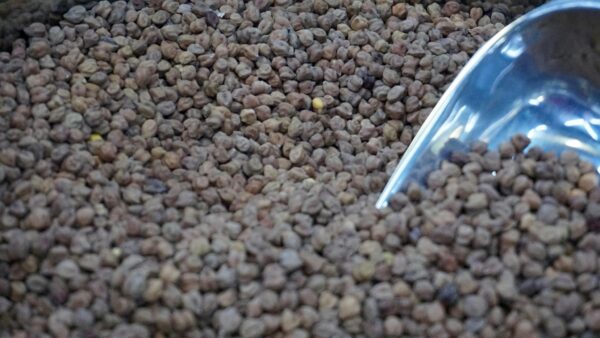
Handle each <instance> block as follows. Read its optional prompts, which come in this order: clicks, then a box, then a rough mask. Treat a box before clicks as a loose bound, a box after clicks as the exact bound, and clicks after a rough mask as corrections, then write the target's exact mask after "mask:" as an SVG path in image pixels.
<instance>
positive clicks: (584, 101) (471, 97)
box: [377, 1, 600, 207]
mask: <svg viewBox="0 0 600 338" xmlns="http://www.w3.org/2000/svg"><path fill="white" fill-rule="evenodd" d="M554 6H555V7H556V5H554ZM578 6H579V7H573V6H572V7H569V8H554V9H553V8H552V7H551V6H549V7H542V8H540V9H538V10H537V11H534V12H532V13H530V15H528V16H526V17H524V18H522V20H520V21H518V22H516V23H515V24H514V25H513V26H511V27H508V28H507V29H506V30H505V31H503V32H501V33H499V36H498V37H496V38H495V39H494V40H493V41H491V42H490V44H489V45H488V46H486V47H487V48H486V47H484V48H483V49H482V51H480V52H479V53H478V55H476V56H475V57H474V58H473V60H472V61H470V63H469V64H468V65H467V66H466V67H465V69H464V70H463V73H461V75H459V77H458V78H457V79H456V80H455V81H456V83H455V84H453V85H452V86H451V87H450V89H449V90H448V91H449V92H448V93H447V94H445V95H444V97H442V99H441V100H440V102H439V103H438V106H436V108H435V109H434V111H433V112H432V113H431V115H430V117H429V118H428V121H427V122H426V123H425V124H424V125H423V127H422V128H421V130H420V131H419V133H418V134H417V137H416V138H415V140H414V141H413V144H411V146H410V147H409V149H408V150H407V152H406V154H405V155H404V157H403V158H402V160H401V162H400V164H399V165H398V167H397V168H396V171H395V172H394V174H393V175H392V178H391V179H390V181H389V182H388V185H387V186H386V188H385V190H384V192H383V193H382V195H381V197H380V199H379V201H378V204H377V207H385V206H386V205H387V200H388V198H390V197H391V195H392V194H393V193H395V192H396V191H398V190H399V189H402V188H404V187H406V186H407V185H408V183H410V182H413V181H416V182H418V183H423V181H424V179H425V178H426V177H427V174H428V173H429V172H430V171H431V170H433V169H434V168H436V167H437V166H439V163H440V161H441V160H442V159H444V158H445V157H446V156H448V155H449V154H450V153H451V151H453V150H459V149H461V148H465V147H467V146H468V144H470V143H471V142H473V141H476V140H481V141H485V142H487V143H489V145H490V147H491V148H496V147H498V146H499V145H500V143H502V142H505V141H507V140H508V139H509V138H510V137H511V136H513V135H514V134H516V133H522V134H525V135H527V136H528V137H529V138H530V139H531V140H532V143H531V146H540V147H543V148H544V149H545V150H547V151H556V152H557V153H559V152H562V151H564V150H573V151H576V152H577V153H579V155H580V156H581V157H582V158H584V159H585V160H587V161H590V162H592V163H594V164H595V165H596V166H597V167H598V170H599V171H600V25H597V23H598V22H600V2H598V1H593V2H589V3H583V4H581V5H578Z"/></svg>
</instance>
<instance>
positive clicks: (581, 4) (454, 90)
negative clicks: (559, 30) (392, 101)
mask: <svg viewBox="0 0 600 338" xmlns="http://www.w3.org/2000/svg"><path fill="white" fill-rule="evenodd" d="M576 9H594V10H600V0H584V1H573V0H555V1H552V2H550V3H547V4H545V5H543V6H541V7H539V8H537V9H534V10H532V11H531V12H529V13H527V14H525V15H523V16H521V17H520V18H518V19H517V20H515V21H514V22H512V23H511V24H509V25H508V26H506V27H504V28H503V29H502V30H501V31H500V32H498V33H497V34H496V35H494V36H493V37H492V38H491V39H490V40H489V41H488V42H486V43H485V44H484V45H483V46H482V47H481V48H480V49H479V50H478V51H477V52H476V53H475V54H474V55H473V57H472V58H471V59H470V60H469V61H468V62H467V64H466V65H465V66H464V68H463V69H462V70H461V71H460V72H459V74H458V75H457V77H456V78H455V79H454V81H453V82H452V83H451V84H450V87H448V89H447V90H446V92H445V93H444V94H443V95H442V97H441V98H440V100H439V101H438V103H437V104H436V106H435V107H434V108H433V110H432V111H431V113H430V114H429V116H428V117H427V119H426V120H425V122H424V123H423V125H422V126H421V128H420V129H419V132H418V133H417V135H416V136H415V138H414V139H413V141H412V143H411V144H410V145H409V147H408V149H407V150H406V152H405V153H404V156H403V158H402V159H401V160H400V162H399V163H398V166H397V167H396V169H394V172H393V173H392V176H391V177H390V179H389V180H388V182H387V184H386V186H385V188H384V189H383V191H382V192H381V194H380V196H379V198H378V200H377V203H376V204H375V207H376V208H378V209H382V208H385V207H387V204H388V200H389V198H390V197H391V196H392V195H393V194H394V193H396V192H397V191H398V190H399V188H400V185H401V183H402V182H400V179H401V175H402V173H404V172H405V171H406V170H407V168H408V166H409V165H410V161H408V158H406V155H407V154H410V153H412V152H419V151H423V150H425V149H423V145H424V143H425V142H426V141H427V139H428V137H429V136H430V134H431V133H432V132H433V130H431V126H432V125H433V124H434V123H435V122H436V121H437V120H438V119H439V118H440V116H441V115H442V113H443V112H444V111H445V109H446V108H447V105H448V103H449V102H450V101H451V99H452V98H453V97H454V96H455V95H458V94H459V92H460V90H461V89H462V87H463V86H464V82H465V79H466V78H467V77H468V76H469V75H470V74H471V73H472V71H473V70H474V69H475V68H476V67H477V66H478V65H479V64H480V63H481V61H483V60H484V59H485V57H486V55H487V54H488V53H489V52H490V51H491V50H493V49H494V48H495V47H497V46H498V45H500V43H501V42H503V41H504V40H505V39H506V38H507V37H509V36H510V34H512V32H513V31H515V30H519V29H520V28H522V27H524V26H525V25H527V24H528V23H529V22H531V21H534V20H536V19H539V18H540V17H543V16H546V15H549V14H552V13H555V12H559V11H565V10H576Z"/></svg>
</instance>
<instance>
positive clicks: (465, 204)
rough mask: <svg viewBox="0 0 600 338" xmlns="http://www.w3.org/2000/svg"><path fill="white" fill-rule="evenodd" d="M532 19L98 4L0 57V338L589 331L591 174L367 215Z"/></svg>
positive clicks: (496, 165)
mask: <svg viewBox="0 0 600 338" xmlns="http://www.w3.org/2000/svg"><path fill="white" fill-rule="evenodd" d="M531 8H532V6H531V5H529V4H527V3H526V2H518V1H513V2H510V3H508V4H504V3H499V2H498V1H489V2H483V1H468V2H467V1H465V3H458V2H454V1H448V2H443V3H432V2H428V1H420V2H418V3H415V2H409V3H406V4H405V3H397V2H395V1H386V0H383V1H379V0H378V1H375V2H372V1H348V0H314V1H313V0H308V1H302V2H297V3H296V2H292V1H285V0H276V1H270V0H255V1H235V0H229V1H216V0H211V1H205V2H193V3H189V2H183V1H182V2H181V3H180V2H175V1H170V0H166V1H150V2H143V1H130V2H123V1H116V2H112V3H109V2H106V1H101V2H99V3H98V4H97V5H95V6H93V7H92V8H91V9H89V10H88V9H86V8H84V7H80V6H75V7H73V8H71V9H70V10H69V11H68V12H67V13H66V14H65V15H64V17H63V20H62V21H61V22H59V23H58V24H57V25H55V26H52V25H45V24H41V23H34V24H31V25H29V26H27V27H25V29H24V32H25V34H26V37H25V38H23V39H20V40H16V41H15V42H14V43H13V46H12V48H11V49H10V51H9V52H0V337H3V338H4V337H208V338H210V337H244V338H250V337H292V338H304V337H323V338H325V337H523V338H525V337H539V338H542V337H586V338H591V337H596V336H598V333H599V332H600V294H599V293H598V250H600V249H599V248H600V235H599V234H598V233H597V231H598V230H599V229H600V189H599V188H598V177H597V175H596V174H595V172H594V168H593V167H592V166H591V165H589V164H587V163H584V162H581V161H579V159H578V158H577V157H576V156H575V155H573V154H570V153H564V154H558V155H557V154H551V153H544V152H543V150H542V149H538V148H531V149H530V150H528V151H525V152H523V149H524V147H525V146H526V145H527V144H528V142H529V141H528V140H527V139H526V138H524V137H523V136H515V137H514V138H513V139H512V140H507V142H506V143H505V144H503V145H502V147H501V148H500V149H487V146H486V145H485V144H483V143H477V144H474V145H472V147H471V151H470V152H469V153H464V154H461V153H456V154H453V155H452V157H451V158H450V159H449V160H448V161H446V162H444V163H443V164H442V166H441V168H439V169H438V170H436V171H434V172H432V173H431V174H430V175H429V178H428V180H427V182H426V183H427V184H426V186H425V187H418V186H410V187H409V188H408V190H407V191H406V192H404V193H400V194H398V195H397V196H395V197H394V198H393V200H392V202H391V206H390V208H387V209H385V210H381V211H378V210H376V209H375V208H374V207H373V205H374V202H375V199H376V198H377V195H378V193H379V192H380V191H381V189H382V188H383V185H384V184H385V182H386V181H387V179H388V177H389V174H390V173H391V171H392V170H393V169H394V167H395V166H396V164H397V162H398V160H399V158H400V157H401V156H402V154H403V152H404V151H405V149H406V147H407V146H408V144H410V142H411V140H412V138H413V135H415V133H416V132H417V131H418V129H419V126H420V125H421V124H422V122H423V121H424V120H425V118H426V117H427V115H428V114H429V112H430V110H431V108H432V107H433V106H434V105H435V103H436V102H437V100H438V98H439V96H440V95H441V94H442V93H443V91H444V90H445V88H446V87H447V86H448V85H449V83H450V82H451V81H452V79H453V78H454V77H455V76H456V74H457V72H458V71H459V70H460V68H461V67H462V66H463V65H464V64H465V62H466V61H467V60H468V58H469V57H470V56H471V55H472V54H473V53H474V52H475V50H476V49H477V48H478V47H479V46H481V44H482V43H483V42H485V41H486V40H487V39H489V38H490V37H491V36H492V35H493V34H494V33H496V32H497V31H498V30H499V29H501V28H502V27H503V26H504V25H505V24H507V23H509V22H510V21H512V20H513V19H514V18H515V17H517V16H518V15H520V14H522V13H524V12H525V11H527V10H530V9H531Z"/></svg>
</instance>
